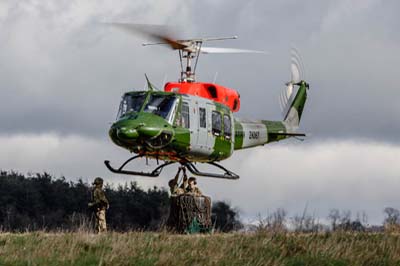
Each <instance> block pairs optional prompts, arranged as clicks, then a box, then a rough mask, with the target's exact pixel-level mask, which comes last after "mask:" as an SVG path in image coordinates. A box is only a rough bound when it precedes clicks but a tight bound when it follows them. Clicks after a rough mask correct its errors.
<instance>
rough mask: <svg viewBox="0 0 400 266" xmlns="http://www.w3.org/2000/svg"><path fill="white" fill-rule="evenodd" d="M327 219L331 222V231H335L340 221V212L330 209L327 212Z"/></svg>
mask: <svg viewBox="0 0 400 266" xmlns="http://www.w3.org/2000/svg"><path fill="white" fill-rule="evenodd" d="M328 219H329V220H331V224H332V230H333V231H335V230H336V228H337V225H338V221H339V219H340V212H339V210H338V209H331V210H330V212H329V216H328Z"/></svg>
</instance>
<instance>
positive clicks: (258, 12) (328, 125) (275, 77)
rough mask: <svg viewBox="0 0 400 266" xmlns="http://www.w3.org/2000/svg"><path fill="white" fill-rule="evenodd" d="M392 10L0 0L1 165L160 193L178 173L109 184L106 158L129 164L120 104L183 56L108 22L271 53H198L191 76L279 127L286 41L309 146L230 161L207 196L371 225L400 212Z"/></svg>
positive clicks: (364, 0)
mask: <svg viewBox="0 0 400 266" xmlns="http://www.w3.org/2000/svg"><path fill="white" fill-rule="evenodd" d="M398 10H400V3H399V2H398V1H394V0H393V1H389V0H388V1H375V0H359V1H342V0H341V1H311V0H309V1H307V0H306V1H301V2H299V1H295V0H291V1H289V0H287V1H261V0H258V1H251V0H250V1H231V0H219V1H216V0H208V1H188V0H185V1H178V0H173V1H165V0H152V1H130V0H120V1H78V0H65V1H49V0H36V1H35V0H32V1H15V0H14V1H11V0H10V1H6V0H3V1H0V48H1V49H0V84H1V87H0V88H1V96H0V147H1V148H0V169H2V170H12V169H13V170H18V171H20V172H23V173H26V172H42V171H48V172H50V173H52V174H55V175H56V176H61V175H65V176H66V177H67V178H68V179H71V180H76V179H77V178H79V177H83V178H84V179H85V180H88V181H91V179H92V178H93V177H94V176H96V175H101V176H104V177H105V179H106V180H107V181H108V182H110V183H118V182H125V181H128V182H129V181H137V182H138V183H139V184H141V185H142V186H143V187H148V186H151V185H153V184H156V185H162V186H165V185H166V183H167V181H168V179H169V178H170V177H171V176H172V175H173V174H174V171H175V168H174V167H171V169H168V170H167V171H165V174H163V176H162V177H160V178H158V179H156V180H149V179H145V178H143V177H127V176H119V175H112V174H110V173H109V172H108V171H107V170H106V168H105V167H104V165H103V160H104V159H111V161H113V162H115V163H120V162H122V161H123V160H125V159H126V158H127V157H128V156H129V154H128V152H126V151H125V150H123V149H121V148H119V147H117V146H115V145H113V144H112V143H111V141H110V140H109V138H108V135H107V132H108V128H109V126H110V123H111V122H112V121H113V120H114V119H115V115H116V111H117V108H118V104H119V101H120V97H121V95H122V94H123V93H124V92H125V91H128V90H130V89H133V88H143V86H144V82H145V80H144V73H147V74H148V75H149V76H150V78H151V80H152V82H153V83H155V84H157V85H159V86H161V83H162V81H163V80H164V77H165V76H167V80H172V81H173V80H177V79H178V75H179V68H178V67H179V61H178V57H177V56H176V52H173V51H170V50H167V49H165V48H163V47H142V46H141V43H142V42H143V41H145V40H142V39H140V38H138V37H135V36H131V35H128V34H126V33H124V32H121V31H118V30H115V29H112V28H109V27H106V26H104V24H102V22H111V21H112V22H132V23H149V24H169V25H172V26H173V27H175V28H176V29H177V30H176V31H177V32H178V33H179V34H180V35H179V36H180V37H182V38H185V37H206V36H229V35H238V36H239V39H238V40H234V41H226V42H221V43H212V46H222V47H235V48H243V49H256V50H265V51H268V52H269V54H268V55H251V54H250V55H205V56H203V57H202V58H201V61H200V63H199V67H198V79H199V80H202V81H212V80H213V78H214V76H215V74H216V72H218V79H217V82H218V83H220V84H223V85H225V86H228V87H232V88H235V89H237V90H238V91H239V92H240V94H241V100H242V108H241V110H240V112H239V113H237V114H236V115H237V116H239V117H245V118H259V119H270V120H279V119H281V116H280V110H279V103H278V96H279V93H280V90H281V89H282V87H283V86H284V83H285V82H286V81H288V79H289V77H290V73H289V62H290V58H289V49H290V47H291V46H292V45H295V46H296V47H297V48H298V49H299V50H300V52H301V55H302V57H303V60H304V64H305V70H306V76H305V77H304V78H305V79H306V80H307V81H308V82H309V83H310V91H309V101H308V102H307V105H306V108H305V111H304V116H303V120H302V125H301V127H302V128H301V129H302V130H303V131H305V132H307V133H309V134H310V137H308V138H307V139H306V140H305V141H304V142H298V141H295V140H289V141H285V142H280V143H275V144H272V145H270V146H268V145H267V146H265V147H260V148H255V149H251V150H246V151H239V152H237V153H235V154H234V156H233V157H232V158H231V159H228V160H226V161H224V162H223V165H225V166H227V167H228V168H230V169H231V170H233V171H235V172H238V173H239V174H240V175H241V179H240V180H239V181H224V180H216V179H211V178H205V179H202V180H200V181H199V183H200V186H201V188H202V190H204V192H205V193H206V194H209V195H210V196H211V197H212V198H213V199H214V200H221V199H223V200H227V201H229V202H231V203H232V204H233V205H234V206H236V207H238V208H239V209H240V210H241V212H242V216H243V217H246V218H248V219H251V217H255V216H256V214H257V213H261V214H265V213H266V212H267V211H272V210H274V209H276V208H278V207H283V208H286V209H287V210H288V211H289V213H290V215H294V214H296V213H301V212H302V211H303V209H304V207H305V206H306V205H308V209H309V210H310V211H312V212H314V213H316V215H317V216H319V217H321V218H326V216H327V212H328V211H329V209H331V208H339V209H343V210H345V209H349V210H352V211H353V213H356V212H357V211H363V210H364V211H366V212H367V213H368V214H369V217H370V221H371V222H375V223H379V222H381V221H382V219H383V215H382V214H383V213H382V210H383V208H384V207H386V206H392V207H395V208H399V209H400V193H399V189H400V164H399V163H398V162H399V158H400V142H399V137H398V136H399V135H400V118H399V117H400V105H399V103H398V102H399V98H400V97H399V96H400V92H399V91H398V87H399V86H398V82H399V81H398V78H399V76H400V75H399V74H400V72H399V62H400V52H399V42H400V33H399V30H398V29H399V28H400V19H399V17H398V14H397V13H398ZM142 166H143V164H138V165H137V167H142ZM153 166H154V163H153Z"/></svg>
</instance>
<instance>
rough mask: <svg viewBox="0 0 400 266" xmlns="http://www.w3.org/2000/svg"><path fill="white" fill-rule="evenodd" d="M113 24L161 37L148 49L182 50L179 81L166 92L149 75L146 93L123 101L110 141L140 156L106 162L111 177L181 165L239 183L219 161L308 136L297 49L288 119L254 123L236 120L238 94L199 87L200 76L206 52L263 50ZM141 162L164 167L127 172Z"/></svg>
mask: <svg viewBox="0 0 400 266" xmlns="http://www.w3.org/2000/svg"><path fill="white" fill-rule="evenodd" d="M112 26H116V27H119V28H122V29H123V30H127V31H129V32H133V33H135V34H137V33H140V34H144V35H146V36H150V37H152V38H153V39H156V42H153V43H144V44H143V46H149V45H164V46H167V47H170V48H172V49H173V50H177V51H178V54H179V59H180V67H181V71H180V79H179V80H178V82H167V83H166V84H165V85H164V90H163V91H160V90H158V89H156V87H155V86H154V85H153V84H152V83H151V82H150V80H149V79H148V77H147V75H145V77H146V81H147V87H148V88H147V90H138V91H129V92H126V93H125V94H124V95H123V96H122V100H121V103H120V106H119V110H118V114H117V119H116V121H115V122H114V123H113V124H112V126H111V128H110V129H109V136H110V138H111V140H112V142H113V143H115V144H116V145H118V146H120V147H122V148H125V149H127V150H128V151H130V152H131V153H134V154H135V155H134V156H133V157H131V158H129V159H128V160H126V161H125V162H124V163H123V164H122V165H121V166H120V167H119V168H114V167H113V166H111V163H110V161H109V160H106V161H104V163H105V165H106V167H107V168H108V169H109V170H110V171H111V172H113V173H117V174H127V175H138V176H147V177H158V176H159V175H160V174H161V172H162V170H163V169H164V168H165V167H166V166H169V165H172V164H175V163H178V164H180V165H181V166H183V167H185V168H187V169H188V170H189V171H190V172H191V173H192V174H193V175H197V176H205V177H214V178H224V179H238V178H239V175H238V174H236V173H234V172H233V171H231V170H228V169H226V168H225V167H224V166H222V165H221V164H220V163H219V162H220V161H223V160H226V159H228V158H229V157H230V156H231V155H232V154H233V152H235V151H238V150H242V149H248V148H253V147H257V146H263V145H265V144H268V143H271V142H276V141H280V140H283V139H287V138H292V137H294V138H299V137H305V136H306V135H305V134H304V133H298V132H297V129H298V127H299V123H300V120H301V117H302V113H303V109H304V106H305V103H306V100H307V91H308V90H309V84H308V83H307V82H306V81H304V80H302V79H301V78H300V76H301V75H302V73H303V70H302V69H303V65H302V60H301V57H300V56H299V53H298V52H297V50H296V49H292V53H291V54H292V60H291V79H290V81H289V82H287V83H286V87H285V88H284V90H283V92H282V93H281V95H280V106H281V109H282V111H283V116H284V117H283V120H282V121H271V120H249V119H241V118H237V117H234V116H233V113H235V112H238V111H239V109H240V94H239V93H238V92H237V91H236V90H234V89H231V88H227V87H224V86H221V85H218V84H215V83H209V82H197V81H196V75H195V71H196V67H197V63H198V60H199V56H200V55H201V54H203V53H204V54H210V53H263V52H262V51H253V50H243V49H234V48H220V47H218V48H217V47H205V46H203V43H205V42H211V41H222V40H227V39H236V38H237V36H231V37H220V38H195V39H176V38H173V37H171V36H170V35H168V34H167V33H166V32H165V31H160V30H159V31H158V32H156V33H154V30H153V31H151V30H148V28H145V27H144V26H143V25H138V24H125V23H113V24H112ZM193 61H194V62H193ZM193 63H194V64H193ZM140 158H146V160H147V159H148V158H150V159H155V160H157V164H158V166H157V167H156V168H155V169H154V170H153V171H151V172H143V171H135V170H128V169H126V166H127V165H128V164H129V163H130V162H132V161H134V160H136V159H140ZM159 161H163V163H162V164H160V163H159ZM197 164H207V165H210V166H213V167H214V168H216V170H219V172H204V171H201V170H199V169H198V168H197V166H196V165H197ZM221 170H222V172H223V173H220V172H221Z"/></svg>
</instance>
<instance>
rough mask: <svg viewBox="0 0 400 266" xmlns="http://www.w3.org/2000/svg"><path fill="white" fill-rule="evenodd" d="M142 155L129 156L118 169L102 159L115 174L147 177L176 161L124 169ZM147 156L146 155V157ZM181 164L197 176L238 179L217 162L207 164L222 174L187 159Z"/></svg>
mask: <svg viewBox="0 0 400 266" xmlns="http://www.w3.org/2000/svg"><path fill="white" fill-rule="evenodd" d="M142 157H144V155H136V156H133V157H131V158H129V159H128V160H126V161H125V162H124V163H123V164H122V165H121V166H120V167H119V168H118V169H116V168H113V167H112V166H111V164H110V161H108V160H107V161H104V164H105V165H106V167H107V168H108V170H110V171H111V172H113V173H116V174H124V175H138V176H147V177H158V176H159V175H160V174H161V172H162V170H163V168H164V167H165V166H168V165H171V164H174V163H177V162H175V161H169V162H165V163H163V164H161V165H160V166H158V167H157V168H155V169H154V170H153V171H151V172H138V171H132V170H124V167H125V166H126V165H127V164H128V163H130V162H132V161H133V160H136V159H138V158H142ZM146 158H147V157H146ZM179 163H180V164H181V165H182V166H185V167H186V168H187V169H188V170H189V171H190V172H191V173H192V174H194V175H197V176H205V177H214V178H223V179H239V175H237V174H235V173H234V172H232V171H229V170H228V169H226V168H225V167H223V166H222V165H220V164H217V163H215V162H208V163H207V164H209V165H212V166H215V167H217V168H219V169H221V170H223V171H224V173H223V174H217V173H208V172H201V171H200V170H199V169H197V167H196V166H195V165H194V164H193V163H192V162H188V161H181V162H179Z"/></svg>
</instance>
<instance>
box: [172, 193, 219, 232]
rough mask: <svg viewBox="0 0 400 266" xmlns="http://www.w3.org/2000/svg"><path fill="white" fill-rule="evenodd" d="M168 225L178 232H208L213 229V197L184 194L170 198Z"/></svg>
mask: <svg viewBox="0 0 400 266" xmlns="http://www.w3.org/2000/svg"><path fill="white" fill-rule="evenodd" d="M170 200H171V206H170V212H169V217H168V221H167V227H168V228H169V230H172V231H175V232H177V233H207V232H210V231H211V229H212V223H211V199H210V197H207V196H194V195H190V194H182V195H179V196H174V197H171V198H170Z"/></svg>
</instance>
